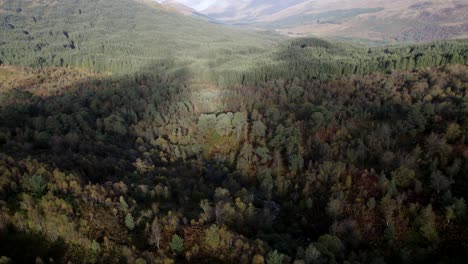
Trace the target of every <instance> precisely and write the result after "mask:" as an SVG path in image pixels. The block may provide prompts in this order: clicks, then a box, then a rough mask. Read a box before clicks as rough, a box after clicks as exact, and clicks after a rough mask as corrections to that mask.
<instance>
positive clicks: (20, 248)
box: [0, 230, 66, 263]
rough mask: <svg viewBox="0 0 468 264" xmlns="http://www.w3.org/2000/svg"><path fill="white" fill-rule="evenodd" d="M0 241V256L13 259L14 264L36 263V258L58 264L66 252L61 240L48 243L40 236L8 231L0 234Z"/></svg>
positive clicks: (64, 244)
mask: <svg viewBox="0 0 468 264" xmlns="http://www.w3.org/2000/svg"><path fill="white" fill-rule="evenodd" d="M0 241H2V243H0V256H12V257H15V259H14V260H15V263H36V261H37V259H36V258H37V257H38V256H41V258H42V260H44V261H46V262H47V263H48V262H49V259H54V260H55V261H57V262H58V263H60V262H61V260H62V258H63V257H64V252H66V243H64V241H63V240H62V239H60V238H59V239H57V240H56V241H54V242H50V241H49V240H48V239H46V238H45V237H44V236H42V235H40V234H34V233H29V232H28V233H25V232H21V231H15V230H8V232H6V233H0Z"/></svg>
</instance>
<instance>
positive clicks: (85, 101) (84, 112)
mask: <svg viewBox="0 0 468 264" xmlns="http://www.w3.org/2000/svg"><path fill="white" fill-rule="evenodd" d="M170 63H171V62H170V61H164V62H161V63H159V64H153V65H147V66H145V67H142V68H141V70H140V71H138V72H136V73H134V74H129V75H121V76H108V77H105V78H102V79H88V80H84V81H79V82H76V83H73V84H71V85H69V86H68V88H67V90H66V91H59V94H56V95H52V96H48V97H39V96H36V95H34V94H33V93H31V92H28V91H24V89H23V87H16V88H15V89H12V90H10V91H8V92H6V93H4V94H2V95H0V96H1V97H0V100H1V101H2V106H1V108H0V151H1V152H3V153H5V154H8V155H11V156H12V157H14V158H19V159H21V158H27V157H30V158H33V159H38V160H39V161H41V162H44V163H46V164H50V165H51V166H52V167H57V168H59V169H61V170H64V171H70V172H75V173H78V175H80V176H81V177H83V178H84V179H85V180H91V181H93V182H102V181H108V180H111V178H112V179H115V178H119V177H122V176H124V175H125V174H126V173H129V172H132V171H133V168H132V165H131V161H135V160H136V159H137V157H138V156H139V154H138V152H137V151H136V150H135V149H134V145H135V140H136V138H135V136H134V135H133V134H132V133H131V129H130V127H131V126H132V125H134V124H135V122H138V121H140V120H141V119H143V118H144V114H145V111H146V110H147V109H145V108H148V107H149V106H150V105H153V106H156V107H158V106H159V105H163V104H164V105H167V104H170V100H171V98H172V97H173V96H175V95H177V94H179V93H181V92H182V91H183V90H184V89H185V88H186V83H187V82H188V81H189V80H190V79H191V76H190V72H189V71H188V70H187V69H180V70H179V71H177V72H175V73H173V76H167V75H165V72H164V70H165V65H167V64H170ZM110 177H111V178H110Z"/></svg>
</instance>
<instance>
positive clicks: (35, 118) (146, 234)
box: [0, 65, 468, 263]
mask: <svg viewBox="0 0 468 264" xmlns="http://www.w3.org/2000/svg"><path fill="white" fill-rule="evenodd" d="M48 70H49V69H47V68H45V69H43V70H36V71H37V73H38V74H43V72H44V71H45V72H47V71H48ZM46 76H47V74H46ZM467 76H468V69H467V67H466V66H462V65H456V66H447V67H443V68H433V69H423V70H418V71H400V72H393V73H375V74H372V75H367V76H353V77H340V78H338V79H335V80H313V81H304V80H299V79H296V80H291V81H280V80H277V81H271V82H266V83H263V84H261V85H258V86H237V87H230V88H226V87H225V88H220V87H216V86H211V85H210V84H206V83H189V82H180V81H171V80H164V79H160V78H159V77H154V76H151V75H146V74H141V75H136V76H132V77H131V78H123V79H118V78H115V77H113V78H101V79H96V80H93V79H89V80H84V81H81V82H79V83H77V84H76V86H70V87H69V88H68V89H67V90H66V92H64V93H63V94H58V95H55V96H43V97H41V96H37V95H34V94H33V93H31V92H28V91H25V90H22V89H13V90H10V91H9V92H6V93H2V96H1V104H0V144H1V145H0V146H1V151H2V152H3V153H4V155H3V157H2V158H1V164H2V168H1V170H0V171H1V172H2V177H1V179H2V182H1V191H0V197H1V200H2V201H1V203H0V206H1V212H2V213H1V218H0V219H1V221H0V223H2V225H1V230H2V231H1V234H0V235H1V236H2V241H10V242H9V243H2V244H1V246H0V255H4V256H5V257H7V258H11V259H12V260H14V261H17V262H18V261H19V262H25V261H27V262H30V261H31V260H33V259H35V258H36V257H39V258H41V259H43V260H45V259H48V258H49V257H51V258H53V259H54V260H56V261H59V262H60V261H61V262H66V261H68V260H71V261H73V262H80V261H83V259H85V260H86V261H89V262H117V261H121V262H129V263H173V262H175V263H185V262H192V263H219V262H223V263H239V262H240V263H292V262H293V261H295V262H296V263H342V262H345V261H348V262H352V263H369V262H378V263H394V262H400V263H415V262H425V261H428V260H431V261H432V260H440V261H444V257H447V258H448V259H450V260H451V261H458V260H460V263H463V262H462V261H463V260H464V259H465V257H466V255H465V253H466V251H465V248H464V247H463V244H464V243H466V240H467V237H468V236H467V233H466V232H467V230H466V223H467V222H466V221H467V217H466V213H467V212H466V202H465V201H466V199H467V198H468V197H467V196H466V194H467V192H466V190H467V187H468V185H467V179H466V177H465V175H467V170H468V163H467V153H466V136H467V131H468V129H467V124H466V118H465V117H466V115H467V111H468V108H467V106H466V99H465V98H466V96H467V88H468V87H467V86H466V83H467V82H468V79H467ZM37 82H41V78H37ZM42 82H43V81H42ZM45 83H46V84H47V85H48V86H50V87H53V85H50V83H47V82H45ZM38 85H39V84H38ZM28 157H29V158H28ZM37 241H41V242H42V244H41V245H42V246H41V247H39V246H37V247H34V249H32V250H31V251H28V254H22V253H18V251H15V250H14V248H22V247H23V246H24V245H36V244H37V243H38V242H37ZM43 241H48V243H45V242H43ZM59 245H61V246H59Z"/></svg>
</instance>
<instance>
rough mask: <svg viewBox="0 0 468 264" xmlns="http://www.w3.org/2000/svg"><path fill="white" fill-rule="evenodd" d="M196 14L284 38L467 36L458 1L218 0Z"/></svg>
mask: <svg viewBox="0 0 468 264" xmlns="http://www.w3.org/2000/svg"><path fill="white" fill-rule="evenodd" d="M176 1H180V0H176ZM201 12H203V13H204V14H206V15H207V16H209V17H211V18H214V19H216V20H219V21H223V22H226V23H230V24H241V25H248V26H252V27H258V28H265V29H272V30H277V31H278V32H281V33H284V34H287V35H290V36H307V35H315V36H322V37H339V38H354V39H365V40H372V41H384V42H397V41H398V42H401V41H416V42H427V41H432V40H437V39H450V38H460V37H466V36H468V3H467V2H466V1H463V0H448V1H439V0H427V1H421V0H395V1H388V0H331V1H328V0H326V1H325V0H284V1H269V0H241V1H232V0H220V1H215V2H213V3H211V5H209V6H208V7H207V8H206V9H204V10H202V11H201Z"/></svg>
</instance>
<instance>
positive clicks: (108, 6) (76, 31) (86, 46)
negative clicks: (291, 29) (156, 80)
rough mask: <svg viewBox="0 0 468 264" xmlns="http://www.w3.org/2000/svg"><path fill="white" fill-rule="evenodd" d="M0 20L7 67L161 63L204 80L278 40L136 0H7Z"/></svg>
mask: <svg viewBox="0 0 468 264" xmlns="http://www.w3.org/2000/svg"><path fill="white" fill-rule="evenodd" d="M0 18H1V20H0V28H1V31H0V54H1V56H0V57H1V58H0V60H2V61H3V63H6V64H20V65H36V66H40V65H44V66H45V65H55V66H67V65H68V66H78V67H91V68H94V69H98V70H106V71H113V72H126V73H131V72H136V71H138V70H140V69H141V68H143V67H145V66H147V65H160V66H161V67H165V68H168V67H170V68H171V69H172V70H174V71H180V70H183V68H187V69H188V68H190V69H191V70H193V71H196V74H199V75H207V74H209V73H210V71H211V70H212V69H214V68H221V69H222V64H223V62H224V61H225V60H231V59H238V60H244V61H250V60H251V59H253V58H254V57H255V56H261V54H262V51H263V52H266V51H269V50H270V49H271V48H272V47H273V46H274V45H276V42H277V40H279V39H281V38H280V37H279V36H275V35H271V34H269V35H267V34H262V33H258V32H250V31H245V30H238V29H227V28H224V27H220V26H217V25H213V24H210V23H206V22H204V21H200V20H198V19H193V18H190V17H186V16H183V15H177V14H175V13H173V12H168V11H166V10H164V9H161V8H158V7H157V6H154V8H148V6H147V5H146V4H144V3H138V2H135V1H132V0H115V1H110V0H83V1H65V0H52V1H41V0H35V1H26V0H20V1H17V0H5V1H2V2H0Z"/></svg>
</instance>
